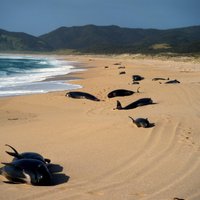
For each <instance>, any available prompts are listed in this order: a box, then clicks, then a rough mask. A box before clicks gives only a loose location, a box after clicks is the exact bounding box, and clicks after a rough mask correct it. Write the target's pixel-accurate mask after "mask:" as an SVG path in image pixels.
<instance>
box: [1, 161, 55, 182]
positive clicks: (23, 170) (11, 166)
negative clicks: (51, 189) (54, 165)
mask: <svg viewBox="0 0 200 200" xmlns="http://www.w3.org/2000/svg"><path fill="white" fill-rule="evenodd" d="M2 164H4V165H5V166H4V167H3V168H1V174H2V175H3V176H4V177H5V178H6V179H7V180H8V181H9V182H11V183H27V184H31V185H44V186H45V185H46V186H47V185H51V184H52V175H51V173H50V172H49V170H48V168H47V166H46V164H45V163H44V162H42V161H40V160H36V159H19V160H15V161H13V162H11V163H2Z"/></svg>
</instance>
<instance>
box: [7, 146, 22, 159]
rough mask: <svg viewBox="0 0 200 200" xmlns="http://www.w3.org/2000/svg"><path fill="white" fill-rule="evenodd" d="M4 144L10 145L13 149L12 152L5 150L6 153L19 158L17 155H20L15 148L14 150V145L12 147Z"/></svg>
mask: <svg viewBox="0 0 200 200" xmlns="http://www.w3.org/2000/svg"><path fill="white" fill-rule="evenodd" d="M5 146H8V147H10V148H11V149H12V150H13V151H14V152H9V151H6V153H7V154H9V155H10V156H13V157H16V158H19V157H20V156H19V153H18V152H17V150H16V149H15V148H14V147H12V146H10V145H8V144H6V145H5Z"/></svg>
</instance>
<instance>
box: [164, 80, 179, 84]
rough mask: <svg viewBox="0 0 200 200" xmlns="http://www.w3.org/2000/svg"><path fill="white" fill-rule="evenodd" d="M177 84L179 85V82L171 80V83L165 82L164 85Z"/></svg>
mask: <svg viewBox="0 0 200 200" xmlns="http://www.w3.org/2000/svg"><path fill="white" fill-rule="evenodd" d="M177 83H180V81H178V80H176V79H175V80H171V81H167V82H165V84H177Z"/></svg>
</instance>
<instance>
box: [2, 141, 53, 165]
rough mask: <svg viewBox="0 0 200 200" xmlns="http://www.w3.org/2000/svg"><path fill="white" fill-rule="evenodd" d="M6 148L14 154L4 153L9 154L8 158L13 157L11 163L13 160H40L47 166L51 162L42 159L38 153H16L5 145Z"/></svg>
mask: <svg viewBox="0 0 200 200" xmlns="http://www.w3.org/2000/svg"><path fill="white" fill-rule="evenodd" d="M6 146H8V147H10V148H11V149H12V150H13V151H14V152H9V151H6V153H7V154H9V155H10V156H13V157H14V158H13V161H15V160H19V159H36V160H40V161H41V162H43V163H45V164H47V163H50V162H51V160H50V159H48V158H44V157H43V156H42V155H40V154H39V153H35V152H24V153H18V152H17V150H16V149H15V148H14V147H12V146H10V145H8V144H6Z"/></svg>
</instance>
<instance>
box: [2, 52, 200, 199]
mask: <svg viewBox="0 0 200 200" xmlns="http://www.w3.org/2000/svg"><path fill="white" fill-rule="evenodd" d="M65 59H66V60H72V61H78V62H80V63H81V64H80V66H81V67H82V68H87V70H86V71H83V72H78V73H76V74H71V75H69V76H72V77H78V78H80V79H78V80H73V81H71V83H76V84H80V85H82V86H83V88H82V89H79V91H84V92H88V93H91V94H93V95H95V96H97V97H98V98H99V99H100V100H101V101H99V102H95V101H90V100H86V99H72V98H69V97H65V94H66V92H67V91H63V92H52V93H47V94H37V95H27V96H18V97H9V98H1V99H0V134H1V140H0V161H1V162H10V161H11V157H10V156H9V155H8V154H6V153H5V151H7V150H9V148H8V147H6V146H5V144H10V145H12V146H14V147H15V148H16V149H17V150H18V151H19V152H25V151H33V152H38V153H41V154H42V155H43V156H44V157H47V158H50V159H51V161H52V163H53V164H57V165H58V166H59V167H58V168H60V171H59V172H58V173H56V174H55V175H54V179H55V180H54V183H55V184H54V185H53V186H42V187H39V186H31V185H26V184H6V183H4V182H3V181H4V180H5V179H4V178H3V177H2V176H0V199H1V200H49V199H56V200H65V199H70V200H173V199H174V198H179V199H184V200H199V199H200V189H199V188H200V178H199V170H200V132H199V129H200V64H199V63H198V62H192V61H181V60H178V61H175V60H167V59H164V60H162V59H151V58H137V57H132V56H130V55H129V56H128V55H124V56H123V55H121V56H91V55H88V56H78V55H77V56H66V57H65ZM121 66H123V67H125V68H120V67H121ZM123 71H124V72H125V74H121V75H120V72H123ZM134 74H139V75H141V76H143V77H144V80H142V81H141V82H140V84H139V85H137V84H132V75H134ZM155 77H162V78H169V79H170V80H174V79H177V80H178V81H180V84H164V83H165V81H162V80H161V81H152V79H153V78H155ZM138 87H140V93H135V94H133V95H131V96H127V97H116V98H112V99H109V98H108V97H107V94H108V93H109V92H110V91H112V90H115V89H128V90H133V91H137V89H138ZM144 97H148V98H152V100H153V102H155V104H152V105H148V106H143V107H138V108H135V109H131V110H114V108H116V102H117V100H119V101H120V102H121V104H122V105H123V106H125V105H128V104H129V103H131V102H133V101H135V100H138V99H140V98H144ZM128 116H132V117H133V118H139V117H143V118H148V119H149V121H150V122H152V123H155V126H154V127H151V128H146V129H145V128H138V127H136V126H135V125H134V124H133V123H132V121H131V120H130V119H129V117H128ZM2 166H3V165H1V167H2ZM61 169H62V170H61Z"/></svg>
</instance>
